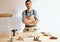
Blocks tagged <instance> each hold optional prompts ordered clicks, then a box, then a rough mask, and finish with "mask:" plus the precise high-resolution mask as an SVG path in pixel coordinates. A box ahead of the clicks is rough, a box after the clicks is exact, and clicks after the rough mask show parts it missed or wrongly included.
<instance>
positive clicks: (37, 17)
mask: <svg viewBox="0 0 60 42" xmlns="http://www.w3.org/2000/svg"><path fill="white" fill-rule="evenodd" d="M34 14H35V20H37V21H39V16H38V13H37V11H34Z"/></svg>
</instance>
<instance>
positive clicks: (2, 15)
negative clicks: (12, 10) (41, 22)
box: [0, 13, 12, 17]
mask: <svg viewBox="0 0 60 42" xmlns="http://www.w3.org/2000/svg"><path fill="white" fill-rule="evenodd" d="M0 17H12V14H9V13H4V14H0Z"/></svg>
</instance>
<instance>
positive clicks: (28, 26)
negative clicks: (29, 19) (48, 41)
mask: <svg viewBox="0 0 60 42" xmlns="http://www.w3.org/2000/svg"><path fill="white" fill-rule="evenodd" d="M35 26H36V25H25V27H35Z"/></svg>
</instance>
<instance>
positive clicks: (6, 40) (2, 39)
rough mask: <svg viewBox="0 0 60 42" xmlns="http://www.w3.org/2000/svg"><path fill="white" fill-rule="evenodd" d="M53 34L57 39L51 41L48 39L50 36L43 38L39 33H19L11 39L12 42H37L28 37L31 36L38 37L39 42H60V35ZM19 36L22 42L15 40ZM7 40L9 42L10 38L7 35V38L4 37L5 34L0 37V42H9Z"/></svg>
mask: <svg viewBox="0 0 60 42" xmlns="http://www.w3.org/2000/svg"><path fill="white" fill-rule="evenodd" d="M53 34H54V36H56V37H57V38H58V39H54V40H51V39H49V38H50V36H44V35H42V34H40V33H28V32H27V33H21V34H16V36H15V37H13V38H14V39H13V42H37V41H33V39H34V38H33V37H28V36H31V35H32V36H40V37H39V39H40V40H41V42H60V33H56V32H55V33H53ZM20 36H21V37H23V38H24V41H19V40H17V39H18V37H20ZM9 40H10V37H9V36H8V35H7V36H6V34H5V35H4V34H2V35H0V42H9Z"/></svg>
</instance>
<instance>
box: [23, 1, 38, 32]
mask: <svg viewBox="0 0 60 42" xmlns="http://www.w3.org/2000/svg"><path fill="white" fill-rule="evenodd" d="M25 5H26V7H27V9H26V10H24V11H23V13H22V21H23V23H24V24H25V29H24V30H23V31H24V32H26V31H29V32H33V31H35V30H36V29H37V28H36V24H37V23H38V18H37V17H38V16H37V15H38V14H37V12H36V11H35V10H34V9H32V2H31V1H30V0H27V1H26V2H25Z"/></svg>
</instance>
